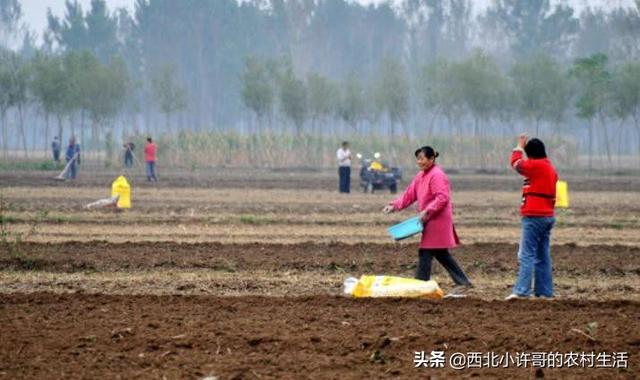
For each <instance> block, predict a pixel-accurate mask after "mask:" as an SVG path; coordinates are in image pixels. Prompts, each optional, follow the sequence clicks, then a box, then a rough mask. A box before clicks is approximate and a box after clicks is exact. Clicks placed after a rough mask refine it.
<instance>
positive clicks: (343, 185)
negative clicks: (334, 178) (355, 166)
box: [336, 141, 351, 194]
mask: <svg viewBox="0 0 640 380" xmlns="http://www.w3.org/2000/svg"><path fill="white" fill-rule="evenodd" d="M336 157H337V158H338V176H339V178H340V182H339V190H340V192H341V193H345V194H348V193H349V192H350V189H351V151H350V150H349V142H348V141H343V142H342V146H341V147H340V148H338V151H337V152H336Z"/></svg>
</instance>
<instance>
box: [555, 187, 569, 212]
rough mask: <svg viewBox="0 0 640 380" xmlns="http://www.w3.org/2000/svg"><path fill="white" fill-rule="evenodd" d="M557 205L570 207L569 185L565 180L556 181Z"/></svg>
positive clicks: (558, 206)
mask: <svg viewBox="0 0 640 380" xmlns="http://www.w3.org/2000/svg"><path fill="white" fill-rule="evenodd" d="M556 207H557V208H568V207H569V186H568V185H567V183H566V182H565V181H558V182H556Z"/></svg>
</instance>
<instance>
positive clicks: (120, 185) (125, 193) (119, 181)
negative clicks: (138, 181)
mask: <svg viewBox="0 0 640 380" xmlns="http://www.w3.org/2000/svg"><path fill="white" fill-rule="evenodd" d="M111 196H112V197H115V196H118V204H117V207H118V208H131V186H129V182H127V179H126V178H125V177H124V176H122V175H121V176H120V177H118V178H116V180H115V181H113V183H112V184H111Z"/></svg>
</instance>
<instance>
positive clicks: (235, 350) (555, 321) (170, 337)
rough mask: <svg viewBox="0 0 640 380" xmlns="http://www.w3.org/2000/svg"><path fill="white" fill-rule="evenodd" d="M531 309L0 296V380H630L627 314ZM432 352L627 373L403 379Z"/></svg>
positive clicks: (436, 372) (452, 373) (523, 305)
mask: <svg viewBox="0 0 640 380" xmlns="http://www.w3.org/2000/svg"><path fill="white" fill-rule="evenodd" d="M531 302H532V301H530V302H529V303H527V302H526V301H515V302H511V303H509V302H497V301H495V302H486V301H480V300H473V299H467V300H446V301H442V302H428V301H422V300H401V299H391V300H375V299H370V300H356V299H347V298H342V297H330V296H316V297H303V298H273V297H240V298H224V297H222V298H221V297H194V296H189V297H181V296H163V297H155V296H106V295H77V294H76V295H54V294H47V293H40V294H33V295H0V320H2V321H3V330H2V341H3V342H2V344H1V345H0V376H1V377H4V378H11V379H16V378H31V379H32V378H65V379H80V378H149V379H151V378H153V379H159V378H166V379H201V378H204V377H205V376H216V377H217V378H219V379H256V378H257V379H282V378H286V379H299V378H309V379H318V378H323V379H330V378H331V379H363V378H390V379H394V378H415V379H418V378H421V379H423V378H429V377H435V378H460V377H465V378H467V377H482V378H500V379H505V378H514V379H515V378H522V379H527V378H534V377H540V376H545V377H547V378H563V379H564V378H572V379H584V378H593V379H611V378H622V379H633V378H637V377H638V375H639V372H638V368H639V366H640V356H639V355H640V350H639V347H640V333H639V331H640V330H638V328H637V318H638V315H640V304H639V303H631V302H624V301H611V302H602V303H595V302H580V301H572V302H569V301H565V302H562V303H556V302H547V301H537V302H536V301H533V302H534V303H531ZM594 323H597V326H596V325H594ZM588 326H591V328H590V329H589V328H588ZM576 330H578V331H582V332H583V333H584V334H583V333H579V332H576ZM587 331H588V332H589V334H587ZM585 334H586V335H585ZM432 350H434V351H444V352H445V353H446V355H447V357H448V356H449V355H451V354H453V353H455V352H462V353H468V352H482V353H489V352H496V353H505V352H509V353H510V354H512V355H515V354H516V353H517V352H526V353H531V352H559V353H563V354H564V353H569V352H595V353H600V352H607V353H612V352H626V353H628V355H629V360H628V368H626V369H603V368H564V369H539V370H537V371H536V370H533V369H531V368H527V369H525V368H516V367H515V366H514V365H511V366H510V367H509V368H498V369H491V368H482V369H464V370H459V371H456V370H453V369H451V368H449V365H447V368H444V369H442V368H437V369H433V368H430V369H429V368H415V365H414V355H415V352H416V351H426V352H427V353H429V352H431V351H432Z"/></svg>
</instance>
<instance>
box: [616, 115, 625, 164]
mask: <svg viewBox="0 0 640 380" xmlns="http://www.w3.org/2000/svg"><path fill="white" fill-rule="evenodd" d="M623 127H624V119H621V120H620V124H618V159H617V161H618V169H620V168H621V167H622V161H621V157H622V140H623V136H622V135H623V134H624V128H623Z"/></svg>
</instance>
